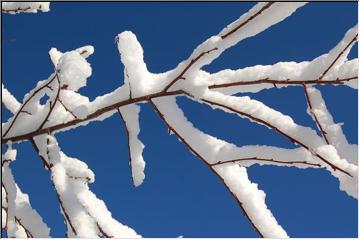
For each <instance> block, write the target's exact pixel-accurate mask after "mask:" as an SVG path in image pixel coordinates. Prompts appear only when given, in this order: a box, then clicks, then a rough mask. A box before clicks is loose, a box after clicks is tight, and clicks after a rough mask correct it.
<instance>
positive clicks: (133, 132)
mask: <svg viewBox="0 0 360 240" xmlns="http://www.w3.org/2000/svg"><path fill="white" fill-rule="evenodd" d="M119 111H120V114H121V117H122V118H123V120H124V123H125V127H126V131H127V134H128V141H129V143H128V144H129V151H130V152H129V155H130V166H131V173H132V179H133V183H134V186H135V187H137V186H139V185H140V184H141V183H142V182H143V181H144V178H145V174H144V169H145V161H144V158H143V156H142V152H143V149H144V144H143V143H142V142H141V141H140V140H139V138H138V135H139V133H140V123H139V113H140V107H139V106H138V105H135V104H133V105H129V106H125V107H121V108H119Z"/></svg>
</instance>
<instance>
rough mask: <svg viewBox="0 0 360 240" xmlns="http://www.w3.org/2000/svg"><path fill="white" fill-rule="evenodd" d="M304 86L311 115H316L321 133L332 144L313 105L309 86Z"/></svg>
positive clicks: (327, 142)
mask: <svg viewBox="0 0 360 240" xmlns="http://www.w3.org/2000/svg"><path fill="white" fill-rule="evenodd" d="M303 87H304V92H305V98H306V102H307V105H308V106H309V111H310V113H311V115H312V116H313V117H314V120H315V122H316V125H317V126H318V128H319V130H320V131H321V135H322V137H323V138H324V141H325V142H326V144H330V142H329V139H328V138H327V136H326V134H327V133H326V132H325V130H324V128H323V127H322V125H321V123H320V121H319V119H318V117H317V115H316V114H315V112H314V109H313V106H312V103H311V100H310V96H309V92H308V89H307V87H306V86H305V85H304V86H303Z"/></svg>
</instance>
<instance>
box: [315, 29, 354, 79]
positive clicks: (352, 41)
mask: <svg viewBox="0 0 360 240" xmlns="http://www.w3.org/2000/svg"><path fill="white" fill-rule="evenodd" d="M357 37H358V34H356V35H355V37H354V38H353V39H352V40H351V41H350V42H349V44H348V45H346V46H345V48H344V49H343V50H342V51H341V52H340V53H339V54H338V55H337V57H336V58H335V59H334V61H333V62H332V63H331V64H330V66H329V67H328V68H327V69H326V70H325V71H324V72H323V73H322V74H321V75H320V77H319V79H323V78H324V76H325V75H326V73H328V72H329V71H330V69H331V68H332V67H333V66H334V64H335V63H336V62H337V60H338V59H339V58H340V57H341V56H342V55H343V54H344V53H345V51H346V50H347V49H348V48H349V47H350V46H351V45H352V44H353V43H354V42H355V41H356V39H357Z"/></svg>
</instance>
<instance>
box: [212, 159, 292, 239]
mask: <svg viewBox="0 0 360 240" xmlns="http://www.w3.org/2000/svg"><path fill="white" fill-rule="evenodd" d="M214 169H215V171H216V172H217V173H218V174H219V175H220V176H221V177H222V179H223V180H224V182H225V184H226V185H227V187H228V188H229V189H230V191H231V192H232V193H233V194H235V195H236V197H237V198H238V199H239V200H240V201H241V203H242V207H243V208H244V209H245V210H246V212H247V214H248V215H249V218H250V219H251V221H252V222H253V223H254V225H255V226H256V227H257V228H259V229H260V231H261V233H262V235H263V236H264V237H265V238H288V235H287V233H286V232H285V231H284V229H283V228H282V227H281V226H280V225H279V224H278V223H277V221H276V219H275V218H274V216H273V215H272V213H271V211H270V210H269V209H268V208H267V206H266V204H265V196H266V194H265V193H264V192H263V191H261V190H259V189H258V187H257V184H255V183H252V182H250V180H249V178H248V175H247V171H246V168H244V167H240V166H238V165H222V166H215V167H214Z"/></svg>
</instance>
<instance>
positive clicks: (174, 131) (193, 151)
mask: <svg viewBox="0 0 360 240" xmlns="http://www.w3.org/2000/svg"><path fill="white" fill-rule="evenodd" d="M149 103H150V104H151V105H152V107H153V108H154V110H155V112H156V113H157V114H158V115H159V117H160V118H161V120H162V121H163V122H164V123H165V125H166V126H167V128H168V129H170V130H171V131H172V132H173V133H175V134H176V136H177V137H178V138H179V139H180V140H181V142H182V143H183V144H184V145H185V146H186V147H187V148H188V149H189V150H190V151H191V152H192V153H193V154H195V156H196V157H197V158H198V159H200V160H201V161H202V162H203V163H204V164H205V165H206V166H207V167H208V168H209V169H210V170H211V171H212V172H213V173H214V174H215V176H217V177H218V178H219V180H220V181H221V182H222V183H223V184H224V185H225V187H226V188H227V190H228V191H229V192H230V193H231V195H232V196H233V198H234V199H235V201H236V202H237V203H238V205H239V206H240V208H241V210H242V212H243V214H244V215H245V217H246V218H247V219H248V221H249V222H250V223H251V225H252V226H253V228H254V230H255V231H256V232H257V233H258V234H259V235H260V236H261V237H264V235H263V234H262V233H261V232H260V230H259V229H258V228H257V227H256V226H255V224H254V223H253V222H252V220H251V218H250V217H249V215H248V213H247V212H246V210H245V208H244V207H243V203H242V202H240V200H239V199H238V198H237V197H236V195H235V193H233V192H232V191H231V190H230V188H229V187H228V186H227V185H226V183H225V181H224V179H223V178H222V177H221V176H220V175H219V174H218V173H217V172H216V171H215V170H214V169H213V168H212V166H211V165H210V164H209V163H208V162H207V161H206V159H205V158H204V157H203V156H201V154H200V153H198V152H197V151H196V150H195V149H194V148H193V147H192V146H191V145H190V144H189V143H188V142H187V141H186V140H185V138H183V137H182V136H181V135H180V134H179V133H178V132H177V131H176V130H175V129H174V128H173V127H172V126H171V125H170V124H169V123H168V122H167V121H166V119H165V117H164V115H163V114H162V113H161V112H160V110H159V109H158V108H157V106H156V105H155V103H154V102H153V101H152V100H151V99H150V100H149Z"/></svg>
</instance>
